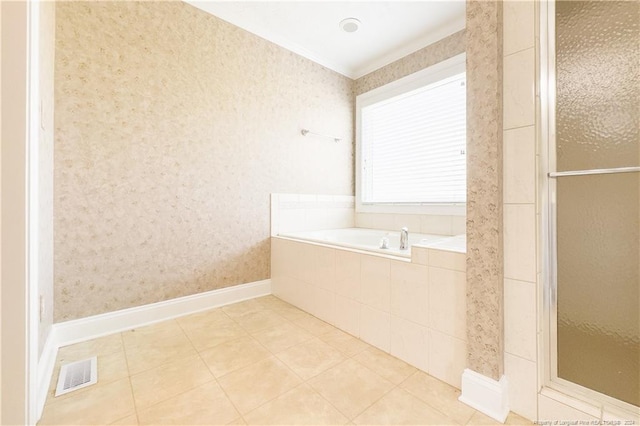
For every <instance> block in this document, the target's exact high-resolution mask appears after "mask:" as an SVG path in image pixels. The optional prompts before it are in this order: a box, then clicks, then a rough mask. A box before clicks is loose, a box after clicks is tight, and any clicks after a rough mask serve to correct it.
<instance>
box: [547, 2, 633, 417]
mask: <svg viewBox="0 0 640 426" xmlns="http://www.w3.org/2000/svg"><path fill="white" fill-rule="evenodd" d="M555 8H556V9H555V34H556V38H555V46H556V47H555V49H556V58H555V60H556V106H555V108H556V115H555V117H556V140H555V153H554V154H552V155H555V161H554V162H552V164H553V163H555V170H553V171H552V173H550V177H551V181H553V183H551V184H550V185H551V188H552V191H551V192H552V194H553V193H554V192H555V200H553V201H554V202H555V212H556V215H555V235H554V236H552V238H554V239H555V244H556V259H554V261H555V273H556V277H555V279H556V295H557V306H556V319H557V324H556V326H557V341H556V348H557V354H556V355H557V376H558V378H560V379H564V380H567V381H569V382H572V383H576V384H578V385H581V386H583V387H585V388H588V389H591V390H594V391H597V392H600V393H602V394H605V395H608V396H610V397H613V398H615V399H618V400H621V401H624V402H626V403H630V404H633V405H636V406H640V172H639V171H638V170H640V169H639V168H638V166H640V2H635V1H607V2H601V1H560V2H556V6H555ZM552 261H553V260H552Z"/></svg>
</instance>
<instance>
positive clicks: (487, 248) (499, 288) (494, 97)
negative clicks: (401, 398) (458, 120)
mask: <svg viewBox="0 0 640 426" xmlns="http://www.w3.org/2000/svg"><path fill="white" fill-rule="evenodd" d="M466 22H467V26H466V35H467V321H468V323H467V324H468V326H467V343H468V348H467V350H468V355H467V368H469V369H471V370H473V371H476V372H478V373H480V374H483V375H485V376H487V377H490V378H492V379H494V380H499V379H500V377H501V376H502V373H503V368H504V365H503V295H502V292H503V282H502V281H503V247H502V241H503V226H502V208H501V207H502V120H503V117H502V112H503V111H502V2H500V1H492V2H486V1H480V0H468V1H467V21H466ZM505 112H506V108H505Z"/></svg>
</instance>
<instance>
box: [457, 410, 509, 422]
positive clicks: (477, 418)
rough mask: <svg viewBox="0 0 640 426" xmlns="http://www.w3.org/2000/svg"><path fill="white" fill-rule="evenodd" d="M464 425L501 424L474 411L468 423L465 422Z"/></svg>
mask: <svg viewBox="0 0 640 426" xmlns="http://www.w3.org/2000/svg"><path fill="white" fill-rule="evenodd" d="M466 424H467V425H501V424H502V423H500V422H499V421H497V420H494V419H492V418H491V417H489V416H487V415H485V414H483V413H481V412H479V411H474V413H473V416H471V419H469V422H467V423H466Z"/></svg>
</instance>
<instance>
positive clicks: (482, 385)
mask: <svg viewBox="0 0 640 426" xmlns="http://www.w3.org/2000/svg"><path fill="white" fill-rule="evenodd" d="M508 396H509V394H508V383H507V377H506V376H502V377H501V378H500V380H499V381H495V380H493V379H491V378H489V377H487V376H483V375H482V374H480V373H476V372H475V371H473V370H469V369H468V368H466V369H465V370H464V372H463V373H462V395H460V397H459V398H458V400H460V401H461V402H464V403H465V404H467V405H469V406H471V407H473V408H475V409H476V410H478V411H480V412H481V413H484V414H486V415H487V416H489V417H491V418H493V419H495V420H497V421H499V422H501V423H504V421H505V420H506V419H507V415H508V414H509V402H508Z"/></svg>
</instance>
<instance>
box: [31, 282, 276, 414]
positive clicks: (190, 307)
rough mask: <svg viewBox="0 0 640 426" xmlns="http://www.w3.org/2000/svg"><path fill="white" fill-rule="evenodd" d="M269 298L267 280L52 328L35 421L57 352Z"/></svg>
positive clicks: (40, 366) (43, 361) (40, 365)
mask: <svg viewBox="0 0 640 426" xmlns="http://www.w3.org/2000/svg"><path fill="white" fill-rule="evenodd" d="M269 294H271V280H270V279H267V280H262V281H256V282H252V283H248V284H241V285H236V286H232V287H226V288H221V289H217V290H212V291H207V292H205V293H198V294H193V295H190V296H185V297H179V298H176V299H171V300H165V301H163V302H158V303H151V304H148V305H143V306H136V307H135V308H129V309H122V310H120V311H114V312H107V313H105V314H100V315H94V316H91V317H86V318H80V319H77V320H72V321H66V322H61V323H57V324H54V325H53V326H52V327H51V332H50V333H49V337H48V338H47V341H46V343H45V347H44V349H43V352H42V355H41V357H40V362H39V363H38V390H37V391H38V407H37V408H38V419H40V417H41V416H42V410H43V409H44V403H45V401H46V399H47V392H48V391H49V384H50V382H51V379H52V377H51V376H52V374H53V369H54V367H55V361H56V357H57V354H58V349H59V348H61V347H63V346H68V345H71V344H74V343H79V342H84V341H87V340H91V339H95V338H97V337H102V336H107V335H109V334H113V333H118V332H121V331H127V330H132V329H134V328H138V327H142V326H145V325H149V324H154V323H157V322H161V321H166V320H168V319H172V318H177V317H181V316H184V315H190V314H194V313H196V312H200V311H206V310H207V309H212V308H217V307H220V306H224V305H229V304H232V303H237V302H242V301H243V300H248V299H253V298H256V297H260V296H267V295H269Z"/></svg>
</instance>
